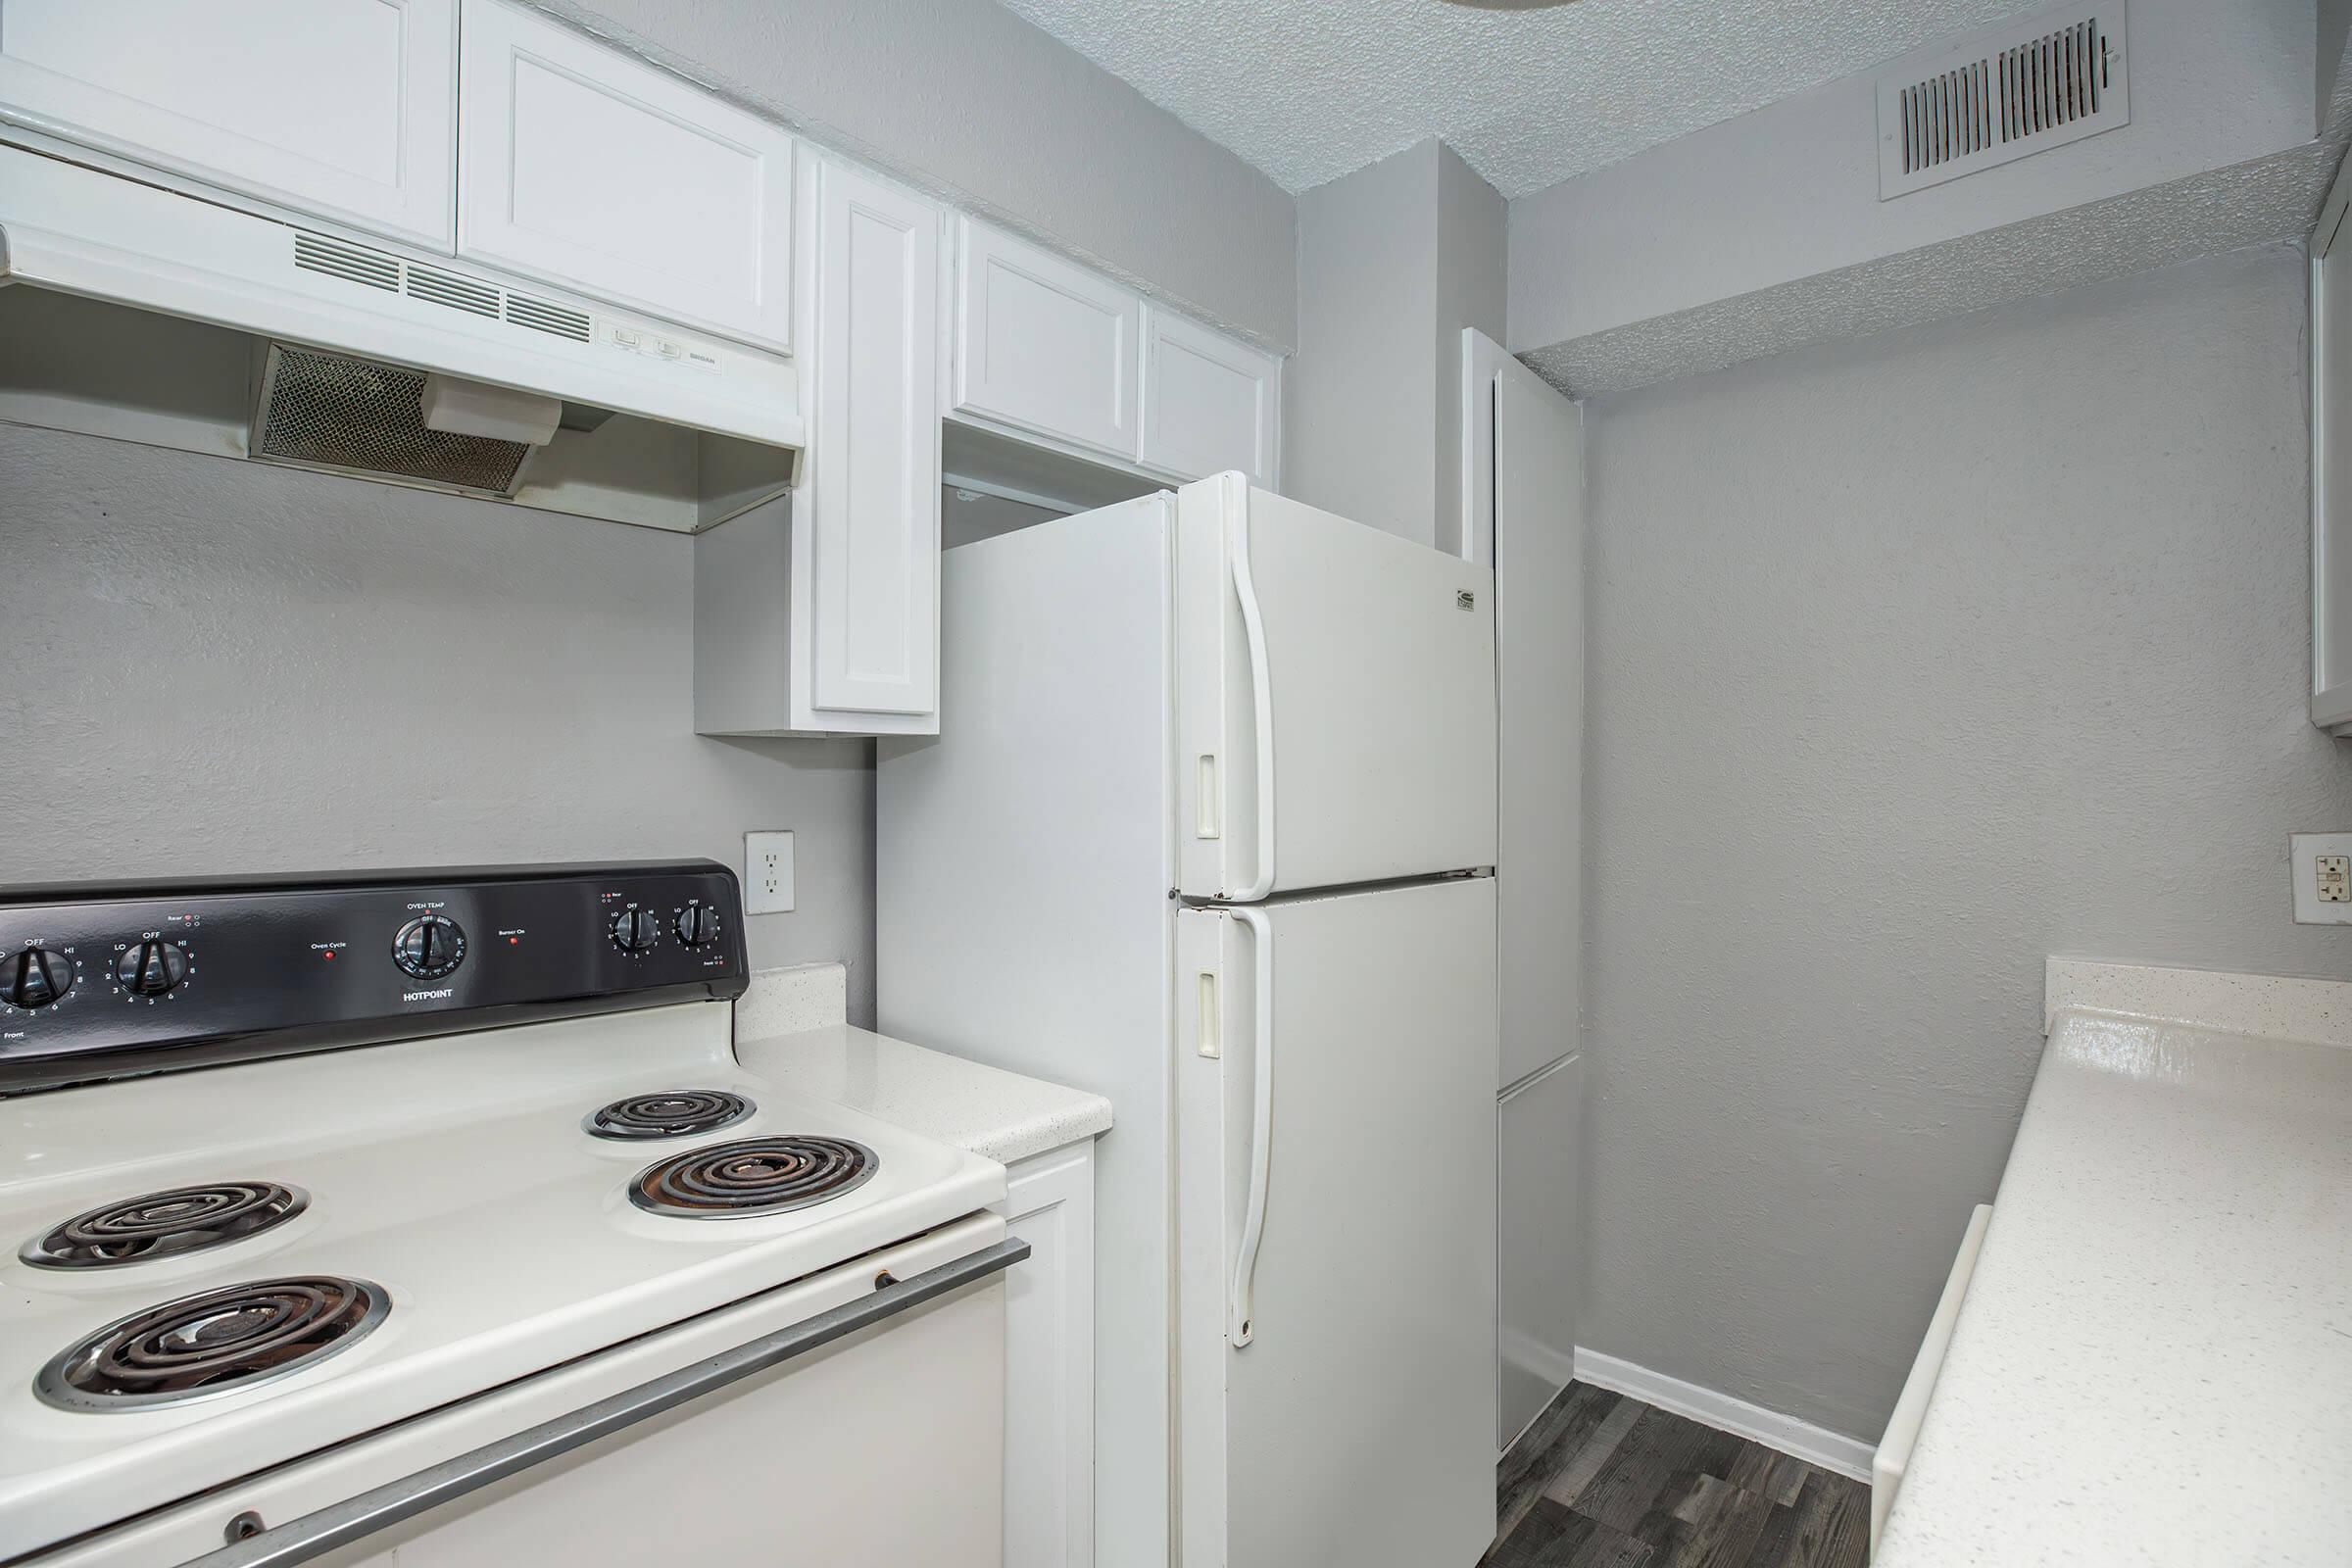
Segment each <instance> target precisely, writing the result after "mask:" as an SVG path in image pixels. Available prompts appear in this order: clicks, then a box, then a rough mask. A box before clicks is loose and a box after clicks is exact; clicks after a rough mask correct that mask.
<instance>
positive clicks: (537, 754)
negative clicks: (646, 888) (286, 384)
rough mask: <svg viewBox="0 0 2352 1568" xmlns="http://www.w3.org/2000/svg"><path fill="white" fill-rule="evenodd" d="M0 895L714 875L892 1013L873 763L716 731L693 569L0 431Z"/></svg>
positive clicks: (471, 520) (149, 455) (676, 557)
mask: <svg viewBox="0 0 2352 1568" xmlns="http://www.w3.org/2000/svg"><path fill="white" fill-rule="evenodd" d="M0 537H4V538H5V540H6V546H7V554H6V562H5V565H4V566H0V627H5V628H6V633H5V639H4V640H0V647H4V648H5V649H6V651H7V671H8V678H7V680H6V682H5V683H0V734H5V735H6V737H7V740H6V743H5V745H4V746H0V846H5V848H4V849H0V882H14V881H24V880H46V879H50V878H81V877H99V876H149V875H156V874H180V873H186V874H195V875H203V874H209V873H219V872H242V871H264V870H314V869H331V868H340V867H346V866H355V867H356V866H383V865H430V864H445V863H453V862H485V861H522V860H593V859H621V858H638V857H656V856H709V857H711V858H713V859H717V860H722V861H724V862H726V863H728V864H730V865H735V866H737V867H738V868H740V865H741V861H742V855H743V842H742V834H743V832H744V830H745V829H747V828H770V827H774V828H792V829H794V830H795V831H796V833H797V835H798V837H797V839H796V841H795V849H796V851H797V861H798V869H799V879H798V882H799V885H798V890H797V891H798V895H799V907H798V909H796V910H795V911H794V912H793V913H791V914H773V915H761V916H758V917H756V918H754V919H752V920H750V921H749V922H748V934H749V937H750V943H751V955H752V960H753V962H754V963H756V964H772V963H789V962H799V961H803V960H807V959H814V958H836V957H838V958H846V959H847V960H849V962H850V965H851V968H850V973H851V987H852V993H851V1011H852V1014H853V1016H855V1017H858V1018H861V1019H864V1020H867V1021H870V1020H871V1018H872V1016H873V947H874V934H873V920H874V914H873V820H874V816H873V812H874V804H873V765H872V747H871V743H870V742H865V741H718V740H704V739H701V738H699V737H697V736H696V735H695V734H694V733H693V705H694V694H693V648H694V621H693V610H694V590H693V547H692V541H691V540H690V539H688V538H687V537H686V536H685V535H683V534H668V533H660V532H656V531H653V530H650V529H643V528H630V527H624V526H621V525H620V524H617V523H609V522H592V521H588V520H585V519H582V518H576V517H565V516H558V515H554V514H550V513H542V512H532V511H528V510H524V509H521V508H515V507H502V506H497V505H494V504H491V503H488V502H480V501H469V500H465V499H462V498H459V497H454V496H441V495H433V494H429V493H426V492H422V491H417V490H403V489H398V488H394V487H390V486H384V485H376V484H368V483H364V482H361V481H358V480H352V479H343V478H337V477H334V476H331V475H325V474H313V473H302V472H297V471H295V470H292V469H284V468H271V467H266V466H261V465H255V464H245V463H240V462H236V461H233V460H229V459H222V458H206V457H196V456H192V455H189V454H186V453H179V452H168V451H163V450H160V449H158V448H154V447H145V446H136V445H131V444H128V443H125V442H119V441H105V440H100V439H97V438H95V437H90V436H80V435H66V434H60V433H57V432H54V431H49V430H32V429H25V428H23V427H20V426H6V425H0Z"/></svg>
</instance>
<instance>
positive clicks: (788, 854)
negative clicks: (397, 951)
mask: <svg viewBox="0 0 2352 1568" xmlns="http://www.w3.org/2000/svg"><path fill="white" fill-rule="evenodd" d="M771 856H772V857H773V858H774V859H775V869H774V871H773V872H772V873H771V872H770V871H769V869H768V865H767V861H768V858H769V857H771ZM771 881H772V882H773V883H774V886H772V887H771V886H769V883H770V882H771ZM2345 907H2346V908H2348V909H2352V905H2347V906H2345ZM743 912H744V913H746V914H789V913H791V912H792V834H791V833H790V832H789V831H787V832H781V833H746V834H745V835H744V836H743Z"/></svg>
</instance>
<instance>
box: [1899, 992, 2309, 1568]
mask: <svg viewBox="0 0 2352 1568" xmlns="http://www.w3.org/2000/svg"><path fill="white" fill-rule="evenodd" d="M2348 1456H2352V1049H2347V1048H2346V1047H2344V1046H2342V1045H2336V1044H2326V1043H2314V1042H2312V1041H2308V1040H2302V1041H2298V1040H2289V1039H2278V1038H2263V1037H2260V1036H2256V1035H2252V1034H2230V1033H2225V1032H2221V1031H2219V1030H2216V1029H2213V1028H2209V1027H2199V1026H2196V1025H2191V1024H2184V1023H2179V1022H2170V1021H2166V1020H2164V1019H2161V1018H2152V1017H2147V1016H2138V1017H2131V1016H2125V1015H2123V1014H2122V1013H2120V1012H2108V1011H2093V1010H2087V1009H2082V1008H2062V1009H2061V1010H2059V1011H2057V1012H2056V1014H2055V1015H2054V1017H2053V1019H2052V1027H2051V1032H2050V1041H2049V1045H2048V1048H2047V1049H2046V1051H2045V1052H2044V1053H2043V1055H2042V1060H2041V1067H2040V1070H2039V1072H2038V1074H2037V1075H2036V1077H2035V1078H2034V1090H2033V1094H2032V1096H2031V1098H2030V1099H2029V1101H2028V1103H2027V1106H2026V1115H2025V1121H2024V1123H2023V1125H2022V1126H2021V1127H2020V1128H2019V1130H2018V1136H2017V1143H2016V1146H2015V1148H2014V1149H2013V1150H2012V1151H2011V1152H2010V1155H2009V1164H2008V1167H2007V1170H2006V1171H2005V1172H2004V1174H2003V1176H2002V1179H2001V1187H2000V1192H1999V1195H1998V1197H1997V1198H1996V1199H1995V1200H1994V1202H1993V1211H1992V1225H1991V1228H1990V1230H1989V1231H1988V1232H1987V1233H1986V1235H1985V1248H1984V1251H1983V1253H1982V1254H1981V1256H1980V1257H1979V1259H1978V1262H1977V1269H1976V1273H1975V1275H1974V1277H1973V1278H1972V1279H1971V1281H1970V1284H1969V1288H1968V1295H1967V1298H1966V1300H1965V1302H1964V1304H1963V1306H1962V1308H1961V1312H1960V1318H1959V1325H1958V1328H1957V1329H1956V1330H1955V1332H1954V1334H1953V1337H1952V1343H1951V1348H1950V1352H1949V1354H1948V1355H1947V1357H1946V1358H1945V1361H1944V1363H1943V1370H1942V1372H1941V1375H1940V1376H1939V1377H1938V1379H1937V1381H1936V1390H1935V1395H1934V1397H1933V1398H1932V1399H1931V1400H1930V1402H1929V1405H1928V1412H1927V1419H1926V1423H1925V1425H1924V1426H1923V1428H1922V1429H1921V1432H1920V1439H1919V1446H1918V1447H1917V1448H1916V1449H1915V1450H1914V1452H1913V1455H1912V1459H1911V1466H1910V1470H1909V1473H1908V1475H1907V1477H1906V1479H1905V1480H1904V1483H1903V1486H1902V1490H1901V1491H1900V1493H1899V1494H1898V1495H1897V1497H1896V1501H1895V1504H1894V1511H1893V1514H1892V1516H1891V1517H1890V1518H1889V1519H1888V1520H1887V1534H1886V1537H1885V1540H1884V1541H1883V1542H1882V1544H1881V1550H1880V1552H1879V1555H1878V1557H1877V1558H1876V1559H1875V1563H1876V1568H1930V1565H1936V1568H1944V1565H1956V1564H1984V1565H1993V1564H1998V1565H2001V1568H2032V1565H2035V1564H2060V1563H2064V1564H2070V1565H2074V1564H2084V1563H2119V1564H2120V1563H2129V1564H2145V1565H2173V1564H2178V1565H2181V1568H2188V1565H2192V1564H2194V1565H2200V1568H2202V1565H2206V1564H2220V1563H2229V1564H2237V1563H2263V1564H2268V1565H2272V1568H2287V1565H2311V1568H2319V1565H2323V1564H2324V1565H2327V1568H2344V1565H2345V1564H2347V1563H2352V1457H2348Z"/></svg>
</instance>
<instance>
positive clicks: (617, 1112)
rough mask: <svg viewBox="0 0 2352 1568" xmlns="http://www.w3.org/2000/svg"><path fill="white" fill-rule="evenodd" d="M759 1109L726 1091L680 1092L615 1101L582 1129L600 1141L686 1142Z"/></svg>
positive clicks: (588, 1121)
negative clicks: (692, 1137)
mask: <svg viewBox="0 0 2352 1568" xmlns="http://www.w3.org/2000/svg"><path fill="white" fill-rule="evenodd" d="M759 1108H760V1107H759V1106H757V1105H755V1104H753V1103H751V1102H750V1101H748V1100H746V1099H744V1098H743V1096H741V1095H731V1094H728V1093H727V1092H726V1091H725V1090H723V1089H678V1090H672V1091H670V1092H669V1093H667V1094H660V1095H631V1096H630V1097H629V1098H628V1099H626V1100H615V1101H614V1102H613V1103H611V1104H610V1105H607V1106H606V1107H605V1108H604V1109H602V1110H600V1111H598V1112H597V1113H596V1114H595V1115H593V1116H590V1117H589V1118H588V1120H587V1121H586V1122H585V1123H584V1124H583V1125H585V1126H586V1127H587V1129H588V1131H589V1132H591V1133H593V1134H595V1135H596V1136H597V1137H599V1138H624V1139H643V1138H685V1137H688V1136H689V1135H691V1134H694V1133H711V1132H716V1131H717V1130H718V1129H719V1128H721V1127H732V1126H734V1125H735V1124H736V1123H737V1122H739V1121H741V1120H743V1118H744V1117H746V1116H749V1115H750V1114H751V1113H752V1112H753V1111H755V1110H757V1109H759Z"/></svg>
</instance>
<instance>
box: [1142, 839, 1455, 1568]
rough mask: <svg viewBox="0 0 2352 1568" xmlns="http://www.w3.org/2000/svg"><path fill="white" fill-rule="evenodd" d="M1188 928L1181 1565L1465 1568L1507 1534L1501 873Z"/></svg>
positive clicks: (1272, 908) (1181, 1123) (1181, 1223)
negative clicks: (1447, 1567) (1498, 1194)
mask: <svg viewBox="0 0 2352 1568" xmlns="http://www.w3.org/2000/svg"><path fill="white" fill-rule="evenodd" d="M1177 927H1178V931H1177V965H1178V968H1177V974H1176V977H1175V978H1176V984H1175V992H1176V997H1177V1051H1176V1077H1177V1097H1178V1110H1177V1129H1178V1153H1177V1186H1178V1220H1177V1223H1178V1233H1179V1243H1178V1281H1179V1283H1178V1344H1179V1349H1178V1361H1179V1368H1180V1373H1179V1376H1180V1389H1179V1398H1180V1400H1181V1419H1180V1420H1179V1422H1178V1429H1179V1431H1180V1433H1181V1439H1182V1445H1183V1448H1182V1453H1183V1458H1182V1465H1183V1469H1182V1474H1181V1479H1180V1491H1181V1494H1182V1497H1183V1504H1182V1520H1181V1526H1182V1531H1183V1551H1182V1556H1183V1560H1184V1561H1185V1562H1186V1563H1187V1564H1191V1565H1203V1568H1210V1565H1229V1568H1265V1565H1272V1564H1288V1563H1346V1564H1348V1565H1349V1568H1432V1565H1436V1564H1458V1565H1461V1568H1468V1565H1469V1564H1471V1563H1474V1562H1476V1561H1477V1560H1478V1558H1479V1555H1480V1553H1481V1552H1483V1551H1485V1550H1486V1548H1487V1546H1488V1544H1490V1542H1492V1540H1493V1539H1494V1534H1495V1469H1494V1454H1495V1450H1494V1448H1493V1446H1492V1445H1493V1443H1494V1440H1495V1338H1494V1324H1495V1097H1494V1090H1493V1087H1492V1085H1493V1074H1494V1063H1495V885H1494V882H1493V880H1492V879H1490V878H1486V877H1473V878H1463V879H1459V880H1454V881H1446V882H1427V883H1419V884H1415V885H1412V886H1409V887H1402V888H1393V889H1386V890H1382V891H1379V892H1368V893H1352V894H1343V895H1339V896H1335V897H1330V898H1318V899H1303V900H1295V901H1281V902H1277V903H1274V904H1269V905H1264V906H1258V907H1245V908H1188V909H1186V910H1184V911H1183V912H1181V913H1179V914H1178V916H1177ZM1269 987H1270V994H1269ZM1261 1156H1262V1158H1261Z"/></svg>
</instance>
